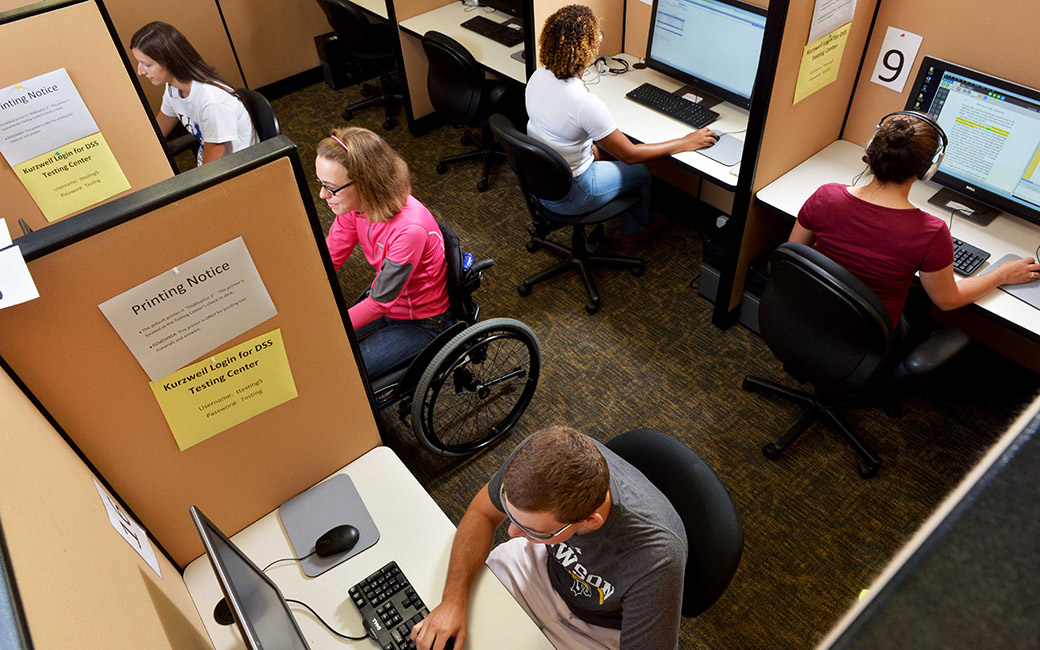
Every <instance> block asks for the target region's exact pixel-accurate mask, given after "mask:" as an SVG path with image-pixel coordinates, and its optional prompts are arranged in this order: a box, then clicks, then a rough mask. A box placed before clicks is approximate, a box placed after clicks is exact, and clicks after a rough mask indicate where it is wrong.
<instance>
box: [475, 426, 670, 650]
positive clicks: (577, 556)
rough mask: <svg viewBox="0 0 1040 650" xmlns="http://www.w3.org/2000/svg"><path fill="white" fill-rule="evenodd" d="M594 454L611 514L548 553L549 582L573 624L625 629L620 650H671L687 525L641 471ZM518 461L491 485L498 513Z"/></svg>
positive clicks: (607, 455) (605, 454)
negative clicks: (603, 464) (606, 483)
mask: <svg viewBox="0 0 1040 650" xmlns="http://www.w3.org/2000/svg"><path fill="white" fill-rule="evenodd" d="M524 442H526V440H525V441H524ZM523 444H524V443H520V446H523ZM596 446H597V447H598V448H599V450H600V453H602V454H603V457H604V458H605V459H606V460H607V467H608V469H609V470H610V495H611V507H610V513H609V515H608V516H607V520H606V522H605V523H604V524H603V526H602V527H601V528H599V529H597V530H594V531H592V532H589V533H586V534H584V535H572V536H571V538H570V539H568V540H567V541H565V542H562V543H560V544H552V545H550V546H549V547H548V551H549V553H548V555H549V560H548V570H549V580H550V581H551V582H552V585H553V587H555V589H556V592H557V593H558V594H559V595H560V596H561V597H562V598H563V600H564V602H566V603H567V606H568V607H570V609H571V611H572V612H574V615H575V616H577V617H578V618H580V619H582V620H583V621H586V622H588V623H591V624H593V625H600V626H603V627H610V628H614V629H620V630H621V648H622V650H634V649H636V648H638V649H639V650H674V649H675V648H677V647H678V635H679V619H680V608H681V606H682V588H683V573H684V570H685V568H686V553H687V543H686V531H685V529H684V528H683V524H682V520H680V519H679V515H678V514H676V512H675V509H674V508H672V505H671V504H670V503H669V502H668V499H667V498H666V497H665V496H664V495H663V494H661V492H660V491H658V490H657V488H655V487H654V486H653V485H652V484H651V483H650V481H648V480H647V479H646V477H644V476H643V474H642V473H640V472H639V470H637V469H636V468H634V467H632V466H631V465H629V464H628V463H627V462H626V461H624V460H622V459H621V457H619V456H618V455H617V454H615V453H614V452H612V451H610V450H609V449H607V448H606V447H604V446H603V445H601V444H600V443H599V442H596ZM517 448H518V449H519V447H517ZM514 454H516V451H515V450H514V451H513V454H510V456H509V458H507V459H506V462H505V463H503V465H502V466H501V467H500V468H499V469H498V471H497V472H495V474H494V476H492V477H491V480H490V481H489V482H488V493H489V495H490V497H491V502H492V503H493V504H494V506H495V507H496V508H498V509H499V510H502V504H501V502H500V501H499V498H498V495H499V487H500V486H501V484H502V480H503V477H504V476H505V471H506V468H507V467H508V466H509V463H510V462H512V460H513V455H514ZM503 512H504V511H503Z"/></svg>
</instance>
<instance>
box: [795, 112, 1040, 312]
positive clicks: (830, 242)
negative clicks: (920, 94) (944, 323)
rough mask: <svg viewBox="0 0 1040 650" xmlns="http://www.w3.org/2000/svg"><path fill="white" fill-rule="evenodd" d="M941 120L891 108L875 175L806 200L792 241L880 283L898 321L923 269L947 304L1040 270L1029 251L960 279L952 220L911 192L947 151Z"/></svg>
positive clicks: (875, 145) (875, 143)
mask: <svg viewBox="0 0 1040 650" xmlns="http://www.w3.org/2000/svg"><path fill="white" fill-rule="evenodd" d="M938 128H939V127H938V125H937V124H935V123H934V122H932V121H931V120H925V119H923V117H918V116H917V115H914V114H912V113H909V112H900V113H893V114H892V115H888V116H886V117H885V118H884V119H882V121H881V124H879V125H878V128H877V130H876V131H875V133H874V137H873V138H871V140H870V142H869V143H868V144H867V149H866V155H864V156H863V160H864V162H866V163H867V164H868V165H869V168H870V173H871V175H872V178H871V180H870V182H869V183H868V184H867V185H864V186H862V187H847V186H844V185H839V184H833V183H832V184H829V185H824V186H823V187H821V188H820V189H818V190H817V191H816V193H815V194H813V195H812V196H811V197H809V200H807V201H806V202H805V205H803V206H802V209H801V210H800V211H799V212H798V221H797V223H795V225H794V229H793V230H792V231H791V237H790V240H789V241H793V242H799V243H801V244H806V245H809V246H813V247H815V248H816V249H817V250H819V251H820V252H821V253H823V254H824V255H826V256H827V257H829V258H831V259H832V260H834V261H836V262H838V263H839V264H841V265H842V266H844V267H845V268H847V269H848V270H849V271H851V272H852V273H853V274H854V275H855V276H856V277H858V278H859V279H860V280H862V281H863V283H864V284H866V285H867V286H868V287H869V288H870V289H871V290H872V291H874V293H875V294H877V296H878V298H879V299H880V300H881V301H882V302H883V303H884V304H885V307H886V308H887V309H888V311H889V315H890V316H891V317H892V321H893V326H895V325H897V324H898V323H899V317H900V314H901V313H902V310H903V305H904V303H905V302H906V296H907V293H908V291H909V289H910V284H911V282H912V281H913V278H914V274H915V273H918V272H920V277H921V285H922V286H923V287H924V290H925V291H926V292H927V293H928V297H929V298H931V300H932V302H933V303H935V305H936V306H937V307H939V309H942V310H950V309H956V308H958V307H963V306H964V305H967V304H970V303H972V302H975V301H976V300H978V299H979V298H981V297H982V296H984V295H985V294H986V293H988V292H990V291H992V290H993V289H995V288H996V287H998V286H1000V285H1002V284H1021V283H1023V282H1029V281H1032V280H1036V279H1038V278H1040V264H1036V261H1035V260H1033V259H1032V258H1028V259H1018V260H1008V261H1007V262H1004V263H1003V264H1001V265H1000V266H998V267H997V268H996V269H993V270H992V271H990V272H989V273H986V274H985V275H976V276H972V277H969V278H963V279H961V280H960V281H957V280H955V279H954V276H953V241H952V239H951V237H950V231H949V229H948V228H947V227H946V223H945V222H944V221H943V220H942V219H939V218H938V217H934V216H932V215H930V214H928V213H926V212H923V211H921V210H918V209H917V208H915V207H914V206H913V205H912V204H911V203H910V199H909V195H910V188H911V186H913V184H914V181H916V180H918V179H919V178H925V177H926V174H927V172H928V171H929V169H930V167H931V166H932V161H933V159H934V158H935V156H936V155H937V153H938V151H939V148H940V137H941V136H940V134H939V132H938ZM942 141H943V142H945V138H942Z"/></svg>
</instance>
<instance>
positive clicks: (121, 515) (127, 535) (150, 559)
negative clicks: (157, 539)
mask: <svg viewBox="0 0 1040 650" xmlns="http://www.w3.org/2000/svg"><path fill="white" fill-rule="evenodd" d="M94 487H96V488H97V491H98V494H100V495H101V503H104V504H105V510H106V511H108V521H109V523H111V524H112V528H115V529H116V532H117V533H119V534H120V536H122V538H123V539H125V540H126V542H127V544H129V545H130V546H131V547H133V549H134V550H135V551H137V554H138V555H140V556H141V559H142V560H144V561H145V562H147V563H148V566H150V567H152V571H155V573H156V575H158V576H159V577H160V578H161V577H162V571H160V570H159V561H158V560H157V559H156V558H155V549H153V548H152V543H151V542H149V541H148V533H146V532H145V531H144V529H143V528H141V526H140V525H139V524H138V523H137V522H136V521H134V520H133V519H131V518H130V517H129V515H127V514H126V513H125V512H123V509H122V508H120V507H119V504H117V503H116V502H115V500H114V499H112V497H110V496H108V492H105V489H104V488H103V487H101V484H100V483H98V482H97V479H94Z"/></svg>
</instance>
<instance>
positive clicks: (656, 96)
mask: <svg viewBox="0 0 1040 650" xmlns="http://www.w3.org/2000/svg"><path fill="white" fill-rule="evenodd" d="M625 97H628V98H629V99H631V100H632V101H634V102H636V103H638V104H642V105H643V106H646V107H647V108H650V109H653V110H655V111H657V112H658V113H663V114H664V115H667V116H668V117H670V118H672V119H675V120H679V121H680V122H682V123H684V124H688V125H690V126H692V127H693V128H695V129H699V128H701V127H703V126H708V125H709V124H711V123H712V122H714V121H715V120H717V119H718V118H719V114H718V113H716V112H715V111H713V110H711V109H708V108H704V107H703V106H701V105H700V104H696V103H694V102H691V101H690V100H688V99H684V98H682V97H679V96H678V95H673V94H672V93H670V92H668V91H667V90H664V89H662V88H658V87H657V86H655V85H653V84H649V83H646V84H643V85H642V86H639V87H638V88H635V89H633V90H632V91H631V92H629V93H628V94H627V95H625Z"/></svg>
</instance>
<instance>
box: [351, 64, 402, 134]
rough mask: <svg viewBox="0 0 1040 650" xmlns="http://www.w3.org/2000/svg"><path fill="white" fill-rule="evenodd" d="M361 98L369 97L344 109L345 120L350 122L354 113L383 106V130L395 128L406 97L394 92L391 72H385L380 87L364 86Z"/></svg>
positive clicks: (381, 76)
mask: <svg viewBox="0 0 1040 650" xmlns="http://www.w3.org/2000/svg"><path fill="white" fill-rule="evenodd" d="M376 93H378V94H376ZM370 95H372V96H370ZM361 96H362V97H367V99H362V100H361V101H359V102H355V103H353V104H348V105H347V107H346V108H344V109H343V119H344V120H348V121H349V120H350V119H351V118H352V117H354V111H360V110H364V109H366V108H371V107H372V106H379V105H383V107H384V111H385V112H384V119H383V128H384V129H386V130H387V131H389V130H390V129H392V128H394V115H395V114H396V112H397V107H398V106H402V105H404V95H403V94H401V93H396V92H394V86H393V79H392V78H391V77H390V73H389V72H386V71H384V72H383V73H382V74H381V75H380V77H379V86H373V85H372V84H362V85H361Z"/></svg>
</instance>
